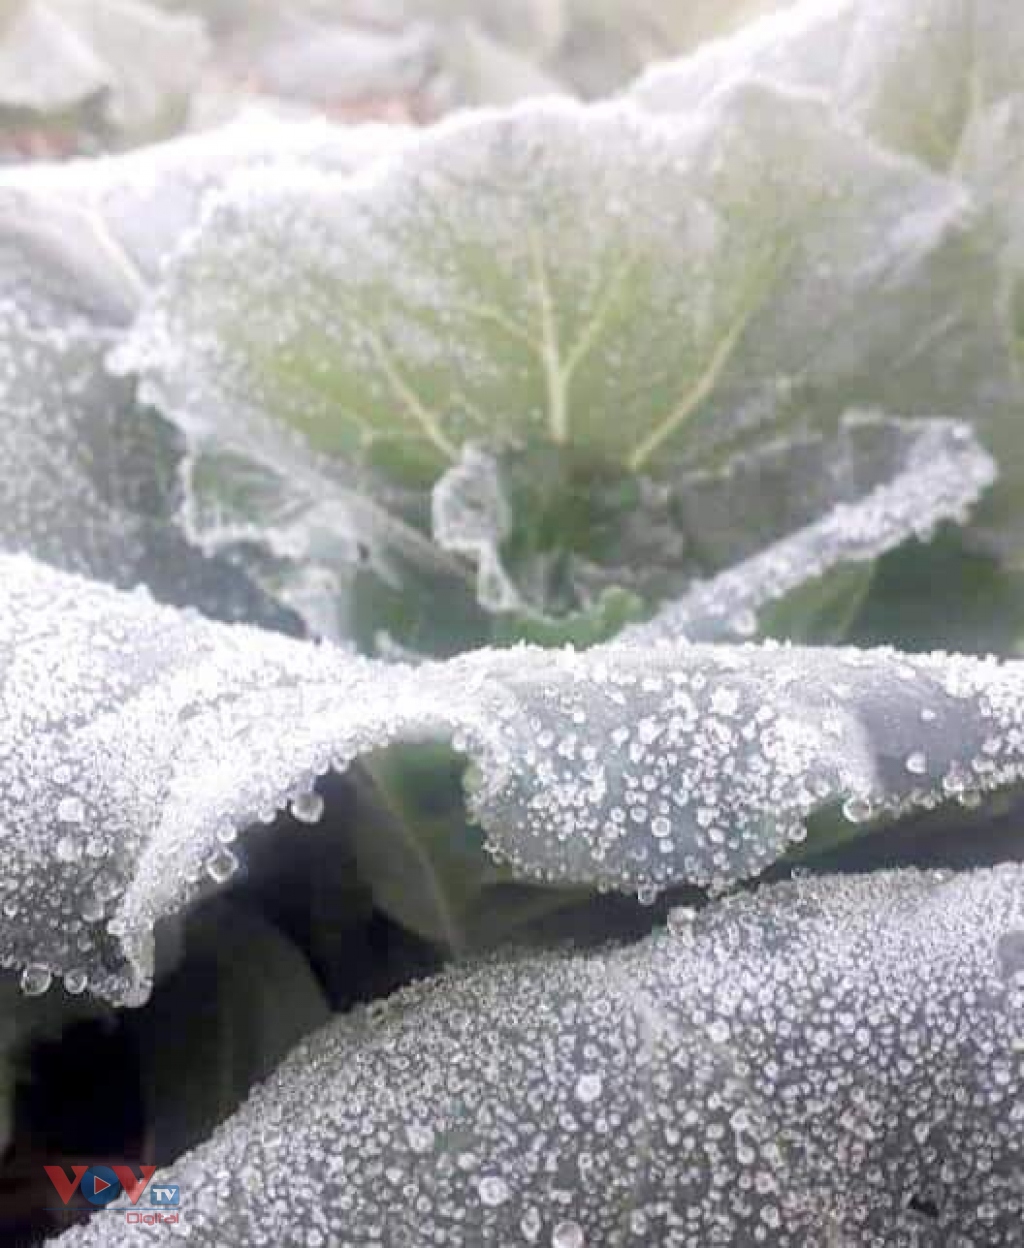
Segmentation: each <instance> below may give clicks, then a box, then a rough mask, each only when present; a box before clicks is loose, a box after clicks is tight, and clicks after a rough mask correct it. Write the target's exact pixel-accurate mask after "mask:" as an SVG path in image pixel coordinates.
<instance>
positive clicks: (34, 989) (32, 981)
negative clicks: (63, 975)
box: [21, 962, 53, 997]
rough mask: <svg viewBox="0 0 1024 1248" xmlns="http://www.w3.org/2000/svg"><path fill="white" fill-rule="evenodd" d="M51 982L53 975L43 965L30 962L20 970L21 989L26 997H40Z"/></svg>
mask: <svg viewBox="0 0 1024 1248" xmlns="http://www.w3.org/2000/svg"><path fill="white" fill-rule="evenodd" d="M52 983H53V976H52V975H51V974H50V971H49V970H48V969H47V968H46V967H45V966H40V965H39V964H38V963H34V962H30V963H29V965H28V966H26V967H25V969H24V970H23V971H22V972H21V991H22V992H23V993H24V994H25V996H26V997H41V996H42V995H43V993H44V992H46V990H47V989H48V988H49V987H50V985H51V984H52Z"/></svg>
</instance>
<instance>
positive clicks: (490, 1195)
mask: <svg viewBox="0 0 1024 1248" xmlns="http://www.w3.org/2000/svg"><path fill="white" fill-rule="evenodd" d="M477 1191H478V1192H479V1194H480V1200H481V1201H482V1202H483V1204H485V1205H489V1206H491V1207H496V1206H497V1205H503V1204H504V1203H505V1201H506V1200H508V1198H509V1196H510V1195H511V1194H512V1193H511V1192H510V1191H509V1187H508V1184H507V1183H506V1182H505V1180H504V1179H503V1178H501V1177H500V1175H497V1174H488V1175H485V1176H484V1178H482V1179H481V1180H480V1182H479V1183H478V1184H477Z"/></svg>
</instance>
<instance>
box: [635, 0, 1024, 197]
mask: <svg viewBox="0 0 1024 1248" xmlns="http://www.w3.org/2000/svg"><path fill="white" fill-rule="evenodd" d="M1022 58H1024V12H1022V11H1021V9H1020V8H1019V7H1018V6H1016V5H1012V6H1001V5H997V4H993V3H992V0H809V2H808V3H801V4H795V5H792V6H790V7H788V8H786V9H784V10H783V11H782V12H780V13H777V14H773V15H772V16H769V17H766V18H764V19H762V20H761V21H759V22H755V23H753V24H752V25H750V26H748V27H747V28H745V29H743V30H741V31H739V32H738V33H737V34H735V35H733V36H732V37H730V38H729V39H725V40H722V41H719V42H715V43H709V44H707V45H706V46H704V47H703V48H699V49H698V50H697V51H696V52H694V53H693V54H691V55H690V56H689V57H686V58H683V59H681V60H679V61H676V62H671V63H668V64H665V65H655V66H653V67H652V68H651V69H649V70H647V71H646V73H645V74H644V75H643V76H642V77H641V78H640V79H639V81H638V82H637V83H636V85H635V86H634V88H633V94H634V95H635V97H636V98H637V99H639V100H640V101H641V102H642V103H643V104H644V105H645V106H647V107H650V108H654V109H663V110H667V111H675V110H679V111H683V112H685V111H688V110H689V109H692V108H694V107H700V106H701V104H702V102H703V101H704V100H705V99H706V97H707V95H708V94H709V93H711V92H712V91H714V90H717V89H719V88H720V87H722V86H723V85H726V84H728V83H730V82H734V81H736V80H738V79H744V78H748V77H757V78H761V79H767V80H770V81H773V82H778V83H783V84H787V85H790V86H798V87H806V88H810V89H813V90H816V91H820V92H823V93H825V94H827V95H828V96H829V98H830V99H831V100H832V101H833V102H834V103H835V104H836V105H837V106H838V108H839V109H840V110H841V111H842V112H843V113H845V114H847V115H848V116H849V117H851V118H852V119H853V120H855V121H856V122H857V123H858V124H859V125H861V126H863V127H864V129H866V130H867V131H868V132H869V133H870V134H872V135H873V136H874V137H875V138H876V139H878V140H879V141H880V142H881V143H883V144H884V145H885V146H887V147H891V148H894V149H896V150H898V151H901V152H907V153H909V154H912V155H914V156H916V157H918V158H919V159H921V160H923V161H925V162H926V163H927V164H929V165H931V166H933V167H934V168H935V169H937V170H943V171H945V170H949V171H952V172H956V171H957V169H958V162H959V160H960V157H961V154H962V145H963V141H964V138H965V136H966V135H967V134H968V133H969V132H970V130H971V128H972V126H974V125H975V124H977V122H978V121H979V120H980V119H981V118H982V117H983V115H984V114H985V113H986V112H987V111H988V110H989V109H991V108H992V107H993V106H995V105H998V104H999V103H1000V102H1001V101H1003V100H1004V99H1006V98H1007V97H1008V96H1014V95H1017V94H1019V92H1020V91H1021V90H1022V88H1024V68H1022V64H1024V61H1022Z"/></svg>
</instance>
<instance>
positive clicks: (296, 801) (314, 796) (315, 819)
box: [291, 789, 324, 823]
mask: <svg viewBox="0 0 1024 1248" xmlns="http://www.w3.org/2000/svg"><path fill="white" fill-rule="evenodd" d="M291 806H292V816H293V817H294V818H295V819H297V820H298V821H299V823H319V822H320V819H321V817H322V815H323V813H324V799H323V798H322V797H321V796H320V794H319V793H317V791H316V790H315V789H310V790H309V792H308V793H297V794H296V795H295V797H293V798H292V803H291Z"/></svg>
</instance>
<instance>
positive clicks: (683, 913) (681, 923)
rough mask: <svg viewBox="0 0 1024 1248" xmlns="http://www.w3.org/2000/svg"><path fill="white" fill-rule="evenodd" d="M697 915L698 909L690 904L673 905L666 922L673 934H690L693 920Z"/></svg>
mask: <svg viewBox="0 0 1024 1248" xmlns="http://www.w3.org/2000/svg"><path fill="white" fill-rule="evenodd" d="M696 917H697V912H696V910H693V909H691V908H690V907H689V906H673V907H672V909H671V910H670V911H669V912H668V915H667V916H666V919H665V922H666V925H667V927H668V930H669V931H670V932H671V933H672V935H673V936H689V935H690V934H691V932H692V931H693V921H694V919H695V918H696Z"/></svg>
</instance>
